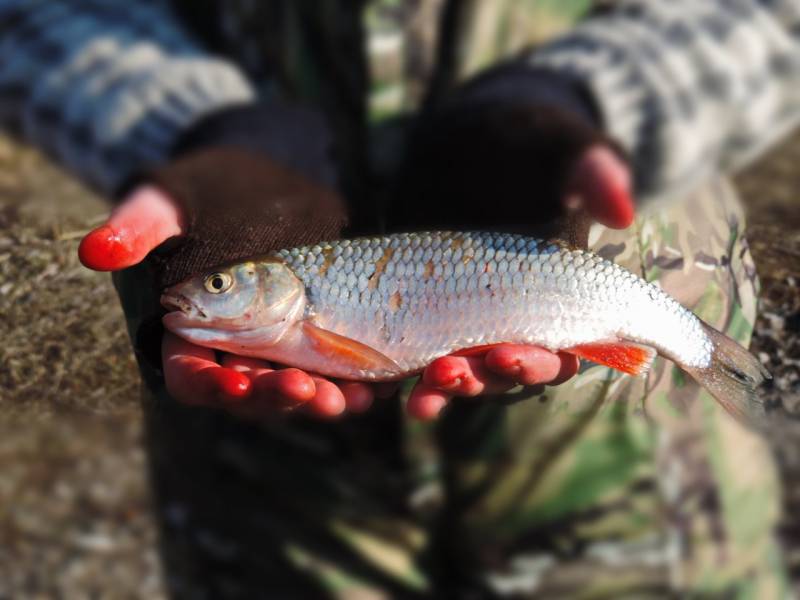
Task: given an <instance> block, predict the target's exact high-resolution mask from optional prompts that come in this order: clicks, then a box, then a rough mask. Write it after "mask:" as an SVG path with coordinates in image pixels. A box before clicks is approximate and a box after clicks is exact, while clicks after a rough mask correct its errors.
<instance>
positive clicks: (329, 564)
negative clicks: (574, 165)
mask: <svg viewBox="0 0 800 600" xmlns="http://www.w3.org/2000/svg"><path fill="white" fill-rule="evenodd" d="M230 4H231V5H235V7H236V10H240V11H241V12H240V15H245V16H247V15H250V16H251V17H252V13H251V12H248V11H252V10H266V9H265V8H263V7H264V6H265V5H268V4H276V3H255V2H244V1H241V2H234V3H230ZM277 4H280V3H277ZM588 4H589V3H588V2H583V1H573V2H568V1H561V2H556V1H538V2H537V1H536V0H531V1H527V2H526V1H517V2H513V1H511V0H502V1H498V2H480V1H478V0H470V1H465V2H463V3H460V4H459V6H460V7H461V8H460V10H462V11H463V12H462V13H461V15H460V18H459V19H455V20H454V21H455V22H457V23H458V25H459V27H458V28H457V30H456V31H455V32H454V34H457V35H455V37H454V39H455V40H456V46H457V47H458V49H459V51H458V52H456V53H455V54H456V55H457V56H458V60H455V61H452V62H451V63H450V64H447V65H444V66H442V65H438V64H436V61H435V57H436V56H437V53H436V51H435V47H436V45H437V43H438V37H437V35H436V29H435V28H433V27H432V25H431V23H430V20H432V19H433V17H432V16H431V15H439V17H440V18H446V17H447V11H448V8H449V5H450V3H448V2H441V1H434V0H431V2H426V1H424V0H418V1H413V2H412V1H410V0H409V1H403V0H378V1H376V2H373V3H369V5H368V6H367V8H366V10H365V11H364V12H363V19H364V23H365V24H366V26H367V29H368V32H369V36H368V43H367V44H366V45H367V47H368V49H369V50H370V51H371V52H372V54H373V55H374V56H375V60H374V61H372V64H371V67H370V70H369V77H359V76H357V75H356V76H354V77H353V78H351V79H350V80H349V84H344V83H342V84H341V85H338V86H337V85H334V84H330V83H324V82H321V80H322V79H324V77H323V73H322V70H320V69H317V68H314V67H313V65H315V64H316V65H319V63H320V61H321V60H322V59H321V58H320V57H319V56H317V55H315V54H314V53H311V52H308V47H307V46H305V45H304V43H303V41H302V40H303V39H304V35H305V34H302V33H300V30H298V33H297V36H295V37H292V36H291V35H290V33H289V32H288V31H289V30H286V29H284V30H283V31H282V34H281V35H282V36H283V37H282V38H281V39H282V40H284V41H286V42H287V44H288V45H286V46H284V47H283V51H284V52H285V53H286V54H287V55H288V56H289V57H290V58H292V59H293V60H295V59H296V60H297V61H299V62H296V63H293V64H295V66H296V67H297V68H296V69H292V68H287V69H286V71H285V72H286V73H291V74H293V77H294V79H295V81H298V82H300V83H302V86H298V87H295V88H294V90H295V92H296V95H298V96H301V97H304V98H306V99H312V100H314V101H319V102H320V103H322V104H323V105H327V106H328V110H329V112H330V110H331V107H333V108H334V109H335V108H336V107H338V109H341V108H342V106H343V105H344V104H343V103H342V102H339V101H334V100H331V99H332V98H336V97H339V98H341V96H340V95H339V94H342V93H344V92H343V91H342V90H343V89H345V88H346V89H347V90H349V91H347V92H346V94H349V95H351V96H352V97H354V98H355V97H357V96H358V94H359V93H362V94H363V98H366V99H367V100H364V101H363V102H360V103H359V102H355V103H354V104H353V105H352V106H354V107H355V109H354V110H356V112H357V111H359V110H361V111H363V114H362V115H361V116H360V117H359V116H358V115H355V116H354V114H353V112H350V113H347V114H340V115H339V116H338V117H337V119H338V121H337V122H338V123H339V124H340V125H341V126H342V127H344V129H345V130H349V131H350V132H351V133H352V132H354V131H355V132H356V133H354V134H353V135H354V137H352V138H351V140H355V141H354V142H353V144H354V145H355V144H356V142H364V143H365V142H366V130H364V131H363V132H362V133H358V132H359V131H361V130H360V129H359V128H361V127H362V125H360V124H359V123H360V122H361V121H360V119H361V118H364V119H366V115H367V113H369V115H370V116H371V118H372V120H373V122H378V121H380V122H385V121H386V120H387V119H389V118H390V117H392V116H394V115H397V114H401V113H403V112H408V111H410V110H414V109H415V108H417V107H418V106H419V104H420V102H423V101H424V97H423V96H424V95H425V93H426V92H425V90H427V89H428V88H429V87H431V86H432V91H431V92H430V93H431V94H434V95H435V93H436V92H437V89H438V88H437V86H438V84H439V82H441V81H445V82H448V81H449V82H451V83H452V82H453V81H457V80H459V79H463V78H465V77H468V76H470V75H472V74H474V73H475V72H477V71H479V70H480V69H482V68H485V67H486V66H488V65H490V64H492V63H494V62H496V61H497V60H500V59H501V58H503V57H504V56H508V55H509V54H510V53H513V52H515V51H517V50H519V49H520V48H521V47H522V46H523V45H527V44H529V43H532V42H535V41H537V39H539V38H540V37H541V36H543V35H545V34H550V33H552V32H553V31H557V30H559V29H560V28H561V27H563V26H564V25H566V24H567V23H568V22H569V21H570V19H572V18H574V17H575V16H576V15H578V14H580V13H581V12H582V11H585V10H586V9H587V8H588ZM320 5H324V6H326V7H327V8H326V9H320V15H327V16H326V17H325V18H326V19H329V20H330V21H331V22H334V21H335V20H336V19H335V18H334V15H332V13H331V12H330V11H329V10H328V8H331V7H335V6H337V5H338V3H336V2H323V3H318V4H317V6H320ZM291 6H292V7H293V8H289V9H287V11H288V12H289V13H291V12H292V11H296V14H297V15H299V16H302V15H303V10H304V8H303V7H307V4H306V3H305V2H303V1H298V2H295V3H291ZM259 7H261V8H259ZM273 10H274V9H273ZM286 14H288V13H283V16H284V17H285V18H286V19H287V20H288V21H281V22H282V23H283V22H289V23H290V24H292V23H294V24H295V25H296V24H297V22H295V21H293V20H292V19H290V18H288V17H286ZM543 15H548V17H547V18H544V17H543ZM307 16H308V15H307V14H306V17H307ZM298 18H299V17H298ZM316 18H318V19H320V20H319V21H317V22H318V23H326V21H325V19H323V18H322V17H316ZM344 20H345V21H346V22H347V23H349V25H348V26H347V27H344V29H342V30H339V33H342V31H344V30H346V29H348V27H351V26H352V24H353V21H352V15H348V16H346V17H344ZM240 22H244V23H249V25H248V27H250V28H256V29H258V27H257V25H256V24H257V23H267V22H268V21H266V20H262V21H258V20H249V21H248V20H247V19H242V20H241V21H240ZM321 29H322V30H323V31H324V28H321ZM334 29H336V28H334ZM259 31H260V32H261V34H263V32H264V30H263V29H259ZM316 31H317V32H319V31H320V29H319V28H318V29H317V30H316ZM262 39H267V38H266V36H264V37H262ZM290 42H291V43H290ZM295 42H296V43H297V45H296V46H294V45H292V43H295ZM314 47H315V48H319V47H320V46H319V44H317V45H315V46H314ZM323 47H326V48H328V49H330V50H331V51H332V52H334V48H335V46H334V45H328V46H323ZM342 47H343V48H344V50H343V51H342V53H340V54H339V55H337V56H330V57H327V58H326V61H327V62H328V64H334V65H342V64H344V63H346V60H345V56H346V53H347V52H349V51H350V50H352V48H353V47H350V48H349V49H348V48H347V45H343V46H342ZM353 64H354V65H356V66H354V67H353V70H357V65H358V62H354V63H353ZM308 65H311V66H309V67H308V68H307V69H306V68H304V67H305V66H308ZM339 73H340V72H339ZM300 75H303V76H302V77H300ZM368 81H371V85H368ZM348 85H349V87H348ZM445 87H446V85H445ZM301 88H302V91H298V90H301ZM369 89H372V92H371V93H369ZM315 90H316V91H319V90H323V91H324V90H328V91H331V95H329V96H327V98H328V100H327V101H326V100H325V99H324V98H322V96H324V95H325V94H324V93H323V94H321V95H317V93H316V91H315ZM364 122H365V121H364ZM382 131H385V130H382V129H380V128H378V129H375V130H374V133H373V134H372V135H373V137H372V139H373V140H374V141H375V142H376V143H375V144H373V148H382V147H385V146H387V145H389V146H392V143H390V142H387V141H386V138H382V137H381V132H382ZM392 147H393V148H394V147H395V146H392ZM354 152H355V153H356V154H358V153H359V152H361V150H354ZM367 160H368V159H367V152H363V153H362V155H361V156H360V158H354V159H352V162H351V164H352V165H353V170H354V172H356V171H357V167H358V165H361V166H363V165H364V164H367V163H366V162H365V161H367ZM371 191H372V192H374V193H375V194H380V193H381V191H380V190H375V189H373V190H371ZM743 230H744V221H743V218H742V214H741V210H740V208H739V204H738V201H737V199H736V197H735V194H734V192H733V191H732V189H731V188H730V186H729V184H728V183H727V182H726V181H724V180H717V181H714V182H712V183H711V184H709V185H708V186H707V187H706V188H704V189H702V190H699V191H697V192H696V193H695V194H693V196H692V197H690V198H687V199H686V200H685V201H683V202H676V203H673V204H670V205H669V206H656V207H651V210H650V212H649V213H645V214H642V215H641V216H640V217H639V218H638V219H637V221H636V224H635V226H634V227H631V228H630V229H628V230H626V231H624V232H619V231H611V230H607V229H604V228H601V227H595V228H594V229H593V231H592V236H591V246H592V248H593V249H594V250H596V251H598V252H599V253H600V254H602V255H603V256H605V257H607V258H611V259H613V260H615V261H616V262H618V263H620V264H622V265H624V266H626V267H627V268H629V269H631V270H633V271H634V272H637V273H639V274H641V275H642V276H643V277H645V278H646V279H648V280H650V281H658V282H659V283H660V284H661V286H662V287H663V288H664V289H665V290H666V291H668V292H669V293H670V294H671V295H673V296H674V297H675V298H677V299H678V300H679V301H681V302H682V303H683V304H684V305H685V306H687V307H690V308H692V309H693V310H695V311H696V312H697V313H698V315H699V316H701V317H702V318H703V319H705V320H706V321H708V322H709V323H711V324H712V325H714V326H715V327H717V328H718V329H721V330H723V331H725V332H727V333H728V334H729V335H731V336H732V337H734V338H736V339H737V340H739V341H740V342H742V343H744V344H746V343H747V342H748V340H749V336H750V334H751V331H752V327H753V321H754V318H755V310H756V298H757V292H758V285H757V280H756V277H755V270H754V267H753V264H752V259H751V257H750V254H749V251H748V248H747V244H746V241H745V239H744V238H743V237H742V232H743ZM115 281H116V284H117V287H118V289H119V292H120V296H121V298H122V301H123V306H124V308H125V313H126V315H127V317H128V321H129V327H130V331H131V332H132V335H133V332H136V331H138V330H139V326H140V324H141V322H142V321H143V320H144V319H146V318H148V317H149V316H150V315H152V314H154V313H155V312H156V311H157V309H158V307H157V305H156V299H155V298H154V297H153V296H152V295H151V294H149V293H148V291H147V290H148V289H149V276H148V274H147V272H146V270H145V269H144V268H136V269H131V270H128V271H126V272H124V273H121V274H119V275H117V276H116V278H115ZM140 364H141V369H142V374H143V377H144V380H145V383H146V388H147V389H146V390H145V391H144V392H143V394H144V406H145V411H146V414H147V422H148V444H149V447H150V460H151V470H152V478H153V483H154V490H155V496H156V501H157V504H158V507H159V515H160V519H161V524H162V531H163V547H164V553H165V560H166V567H167V569H166V573H167V576H168V581H169V584H170V586H171V588H172V589H173V590H174V591H175V593H176V594H177V596H178V597H197V598H216V597H229V598H238V597H242V598H260V597H293V598H299V597H302V598H317V597H330V598H348V599H350V598H356V599H361V598H364V599H373V598H375V599H378V598H417V597H419V598H421V597H453V598H493V597H512V598H540V597H541V598H561V597H563V598H621V597H631V598H633V597H635V598H646V597H655V598H664V597H671V596H674V595H680V596H687V597H725V598H729V597H736V598H754V599H755V598H758V599H761V598H782V597H786V596H787V594H788V592H787V588H786V582H785V579H784V574H783V566H782V559H781V555H780V551H779V548H778V546H777V545H776V542H775V540H774V538H773V530H774V528H775V525H776V522H777V517H778V511H779V497H780V493H779V488H778V483H777V479H776V476H775V471H774V467H773V464H772V459H771V457H770V456H769V453H768V450H767V448H766V444H765V443H764V441H763V440H762V439H760V438H759V437H758V436H756V435H754V434H753V433H751V432H749V431H746V430H745V429H743V428H742V427H741V426H740V425H738V424H737V423H735V422H734V421H733V420H731V419H730V418H729V417H728V416H727V415H725V414H724V413H723V411H721V410H720V409H718V407H717V405H716V404H715V403H714V402H713V401H712V400H711V398H710V396H708V395H707V394H706V393H705V392H702V391H701V390H700V389H699V387H698V386H697V385H695V384H694V383H693V382H691V381H689V380H687V379H686V378H685V377H684V376H683V375H682V374H681V373H680V372H679V371H678V370H677V368H675V367H672V366H671V365H669V364H667V363H665V362H664V361H663V360H661V359H658V360H657V362H656V364H655V366H654V368H653V370H652V371H651V373H650V374H649V375H648V376H647V377H646V378H630V377H627V376H623V375H620V374H618V373H615V372H613V371H611V370H609V369H607V368H604V367H600V366H589V365H584V366H583V367H582V373H581V375H580V376H579V377H576V378H574V379H573V380H571V381H570V382H568V383H566V384H564V385H562V386H559V387H557V388H547V389H545V391H544V392H541V391H533V390H526V389H520V390H516V391H514V392H511V393H509V394H506V395H504V396H503V397H502V398H500V399H498V400H494V401H493V400H488V399H487V400H481V401H479V402H470V401H463V402H457V403H455V404H454V406H452V407H451V409H450V410H449V411H448V413H447V414H446V416H445V417H444V418H443V419H442V420H441V422H440V423H438V424H433V425H425V424H420V423H415V422H411V421H409V420H407V419H406V418H405V417H403V416H402V411H401V407H400V406H399V404H398V403H396V402H385V403H382V404H380V405H379V406H377V407H375V409H374V410H373V411H371V412H370V413H369V414H367V415H364V416H359V417H348V418H345V419H343V420H341V421H340V422H337V423H318V422H315V421H313V420H310V419H304V418H302V417H295V418H291V419H284V420H278V421H274V422H269V423H265V424H253V423H245V422H243V421H240V420H237V419H235V418H233V417H231V416H229V415H227V414H225V413H224V412H222V411H212V410H208V409H202V408H192V407H185V406H181V405H179V404H177V403H176V402H175V401H173V400H172V399H170V398H169V397H168V395H167V394H166V392H165V390H164V385H163V380H162V379H161V377H160V373H159V372H158V370H157V369H156V368H154V367H153V366H152V365H151V364H150V363H148V362H147V361H146V360H144V359H142V360H141V363H140ZM511 402H513V404H510V403H511Z"/></svg>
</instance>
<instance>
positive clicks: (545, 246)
mask: <svg viewBox="0 0 800 600" xmlns="http://www.w3.org/2000/svg"><path fill="white" fill-rule="evenodd" d="M162 304H164V306H165V307H167V308H168V309H170V310H171V311H172V312H169V313H167V314H166V315H165V316H164V319H163V321H164V326H165V327H166V328H167V329H169V330H170V331H172V332H173V333H175V334H176V335H179V336H181V337H183V338H184V339H186V340H188V341H190V342H192V343H194V344H199V345H201V346H206V347H209V348H215V349H218V350H223V351H226V352H232V353H234V354H239V355H243V356H251V357H256V358H261V359H265V360H268V361H274V362H277V363H279V364H283V365H287V366H294V367H298V368H300V369H304V370H306V371H309V372H316V373H319V374H321V375H328V376H332V377H338V378H343V379H351V380H360V381H383V380H396V379H401V378H403V377H406V376H409V375H412V374H415V373H417V372H419V371H420V370H422V369H424V368H425V367H426V366H428V365H429V364H430V363H431V362H432V361H433V360H435V359H437V358H439V357H442V356H444V355H447V354H451V353H453V352H459V351H460V352H467V353H469V352H475V351H476V348H475V347H485V346H491V345H492V344H497V343H503V342H511V343H519V344H532V345H536V346H543V347H545V348H548V349H550V350H552V351H557V350H558V351H563V352H568V353H571V354H574V355H576V356H579V357H581V358H584V359H588V360H591V361H594V362H597V363H600V364H603V365H606V366H609V367H612V368H614V369H617V370H620V371H623V372H625V373H629V374H631V375H640V374H642V373H644V372H645V371H646V370H647V368H648V367H649V365H650V363H651V361H652V360H653V358H654V356H655V354H656V352H657V353H659V354H661V355H663V356H665V357H667V358H669V359H671V360H673V361H674V362H675V363H676V364H677V365H678V366H679V367H680V368H681V369H683V370H684V371H685V372H687V373H688V374H689V375H691V376H692V377H693V378H694V379H695V380H696V381H698V382H699V383H700V384H701V385H702V386H704V387H705V388H706V389H707V390H708V391H709V392H710V393H711V394H713V395H714V397H715V398H716V399H717V401H718V402H719V403H720V404H722V405H723V406H724V407H725V408H726V409H727V410H728V411H729V412H730V413H731V414H733V415H734V416H735V417H737V418H739V419H740V420H742V421H744V422H748V423H753V422H759V421H760V420H761V419H762V417H763V415H764V411H763V406H762V405H761V404H760V403H759V401H758V396H757V394H756V387H757V386H758V385H759V384H760V383H761V382H762V381H763V380H764V379H765V378H767V377H769V373H767V371H766V370H765V369H764V367H763V366H762V365H761V364H760V362H759V361H758V359H757V358H756V357H755V356H753V355H752V354H750V353H749V352H748V351H747V350H746V349H744V348H742V347H741V346H739V345H738V344H737V343H736V342H735V341H734V340H732V339H730V338H729V337H727V336H726V335H724V334H723V333H721V332H719V331H717V330H716V329H714V328H713V327H711V326H710V325H708V324H707V323H704V322H703V321H701V320H700V319H699V318H697V317H696V316H695V315H694V314H693V313H692V312H691V311H689V310H687V309H686V308H684V307H683V306H681V305H680V304H679V303H678V302H677V301H676V300H674V299H672V298H670V297H669V296H668V295H667V294H666V293H664V292H663V291H662V290H661V289H660V288H659V287H658V286H657V285H655V284H651V283H647V282H646V281H644V280H643V279H641V278H640V277H637V276H636V275H634V274H633V273H631V272H629V271H626V270H625V269H623V268H622V267H619V266H617V265H615V264H614V263H612V262H610V261H607V260H604V259H603V258H601V257H599V256H597V255H595V254H592V253H591V252H584V251H582V250H573V249H569V248H567V247H565V246H563V245H561V244H554V243H548V242H543V241H540V240H535V239H531V238H526V237H523V236H519V235H510V234H498V233H469V232H467V233H464V232H430V233H409V234H397V235H390V236H384V237H375V238H362V239H356V240H340V241H336V242H331V243H322V244H318V245H316V246H311V247H303V248H294V249H291V250H284V251H280V252H277V253H275V254H273V255H270V256H267V257H261V258H257V259H253V260H249V261H242V262H239V263H237V264H234V265H228V266H224V267H220V268H218V269H217V270H215V271H211V272H210V273H204V274H199V275H197V276H195V277H192V278H190V279H188V280H187V281H184V282H182V283H180V284H178V285H176V286H173V287H172V288H170V289H168V290H166V291H165V293H164V295H163V296H162ZM477 350H478V351H483V349H482V348H477Z"/></svg>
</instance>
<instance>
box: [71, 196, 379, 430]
mask: <svg viewBox="0 0 800 600" xmlns="http://www.w3.org/2000/svg"><path fill="white" fill-rule="evenodd" d="M185 222H186V219H185V215H183V214H182V212H181V210H180V207H179V206H178V205H177V203H176V202H174V201H173V200H172V199H171V198H170V197H169V196H167V195H166V193H165V192H164V191H162V190H161V189H159V188H157V187H154V186H149V185H148V186H143V187H140V188H137V189H136V190H134V191H133V192H132V193H131V194H129V196H128V197H127V198H126V199H125V200H123V202H122V203H121V204H120V205H119V207H118V208H117V209H116V210H115V211H114V212H113V213H112V214H111V216H110V217H109V219H108V220H107V221H106V223H104V224H103V225H100V226H99V227H97V228H96V229H95V230H93V231H92V232H90V233H89V234H88V235H87V236H86V237H85V238H84V239H83V241H82V242H81V245H80V248H79V251H78V252H79V256H80V260H81V262H82V263H83V264H84V265H85V266H87V267H89V268H90V269H94V270H97V271H117V270H120V269H124V268H126V267H130V266H133V265H136V264H138V263H140V262H141V261H142V260H144V258H145V257H146V256H147V255H148V254H149V253H150V252H151V251H152V250H153V249H154V248H156V247H158V246H160V245H161V244H162V243H163V242H165V241H166V240H168V239H171V238H176V237H180V236H182V235H184V233H185V231H186V226H185ZM162 364H163V369H164V378H165V383H166V386H167V390H168V391H169V393H170V394H171V395H172V396H173V397H174V398H175V399H177V400H178V401H180V402H184V403H187V404H193V405H205V406H218V407H224V408H226V409H228V410H230V411H232V412H235V413H238V414H242V415H247V416H254V417H260V416H265V415H270V414H275V413H279V412H285V411H292V410H301V411H303V412H308V413H310V414H313V415H316V416H319V417H323V418H326V417H327V418H332V417H336V416H338V415H340V414H342V413H344V412H346V411H347V412H353V413H358V412H363V411H365V410H367V409H368V408H369V406H370V405H371V403H372V401H373V399H374V398H375V397H376V396H386V395H387V394H390V393H391V392H392V389H391V387H387V386H370V385H367V384H363V383H357V382H343V383H334V382H332V381H329V380H326V379H325V378H322V377H317V376H315V375H311V374H308V373H304V372H302V371H300V370H298V369H274V368H273V367H272V366H271V365H269V364H268V363H267V362H265V361H260V360H256V359H251V358H245V357H239V356H234V355H229V354H225V355H222V357H221V359H220V360H219V361H218V360H217V358H216V355H215V353H214V351H213V350H210V349H208V348H203V347H200V346H196V345H194V344H191V343H189V342H186V341H185V340H182V339H180V338H178V337H176V336H174V335H172V334H169V333H167V334H165V335H164V337H163V342H162Z"/></svg>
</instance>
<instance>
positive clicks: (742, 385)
mask: <svg viewBox="0 0 800 600" xmlns="http://www.w3.org/2000/svg"><path fill="white" fill-rule="evenodd" d="M702 326H703V329H704V331H705V332H706V334H707V335H708V337H709V338H711V341H712V343H713V344H714V352H713V354H712V356H711V364H710V365H708V366H707V367H703V368H694V367H686V366H684V365H681V368H682V369H683V370H685V371H686V372H687V373H689V375H691V376H692V377H694V378H695V379H696V380H697V382H698V383H699V384H700V385H702V386H703V387H704V388H706V389H707V390H708V391H709V393H710V394H711V395H712V396H714V398H715V399H716V400H717V402H719V403H720V404H721V405H722V406H723V407H724V408H725V410H727V411H728V413H730V414H731V415H732V416H734V417H735V418H736V419H737V420H739V421H740V422H742V423H744V424H746V425H750V426H753V425H757V424H759V423H760V422H762V421H763V419H764V415H765V412H764V405H763V402H762V401H761V400H760V399H759V398H758V396H757V394H756V388H757V387H758V386H759V385H760V384H761V383H762V382H763V381H764V380H765V379H771V375H770V374H769V371H767V370H766V369H765V368H764V366H763V365H762V364H761V362H759V360H758V358H756V357H755V356H753V355H752V354H751V353H750V352H749V351H748V350H746V349H745V348H743V347H742V346H740V345H739V344H738V343H737V342H736V341H734V340H732V339H731V338H729V337H728V336H727V335H725V334H724V333H721V332H719V331H717V330H716V329H714V328H713V327H711V326H710V325H708V324H707V323H702Z"/></svg>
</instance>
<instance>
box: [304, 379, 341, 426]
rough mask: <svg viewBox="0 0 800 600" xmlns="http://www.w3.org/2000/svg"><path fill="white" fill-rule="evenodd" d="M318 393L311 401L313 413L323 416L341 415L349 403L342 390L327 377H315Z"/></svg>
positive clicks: (309, 406)
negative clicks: (346, 401)
mask: <svg viewBox="0 0 800 600" xmlns="http://www.w3.org/2000/svg"><path fill="white" fill-rule="evenodd" d="M314 384H315V385H316V394H315V395H314V397H313V398H312V399H311V400H310V401H309V403H308V408H309V410H310V411H311V413H312V414H315V415H317V416H318V417H323V418H328V419H330V418H333V417H338V416H339V415H341V414H342V413H343V412H344V411H345V408H347V405H346V403H345V399H344V395H343V394H342V392H341V390H339V388H338V387H336V386H335V385H334V384H333V383H331V382H330V381H328V380H327V379H317V378H315V379H314Z"/></svg>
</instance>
